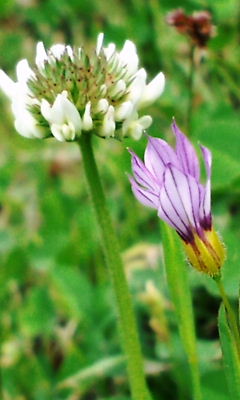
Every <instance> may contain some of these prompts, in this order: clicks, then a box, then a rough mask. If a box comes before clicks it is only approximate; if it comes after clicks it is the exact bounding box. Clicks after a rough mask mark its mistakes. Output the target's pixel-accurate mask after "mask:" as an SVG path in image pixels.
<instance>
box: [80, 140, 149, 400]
mask: <svg viewBox="0 0 240 400" xmlns="http://www.w3.org/2000/svg"><path fill="white" fill-rule="evenodd" d="M79 144H80V148H81V151H82V158H83V165H84V169H85V174H86V178H87V181H88V186H89V190H90V194H91V197H92V201H93V205H94V208H95V212H96V217H97V221H98V224H99V228H100V232H101V237H102V244H103V248H104V252H105V257H106V261H107V265H108V270H109V274H110V278H111V282H112V286H113V290H114V293H115V297H116V305H117V311H118V317H119V329H120V333H121V339H122V344H123V349H124V351H125V354H126V357H127V370H128V376H129V384H130V389H131V394H132V398H133V399H134V400H151V397H150V394H149V392H148V389H147V386H146V382H145V377H144V371H143V361H142V355H141V349H140V343H139V337H138V333H137V328H136V321H135V317H134V312H133V306H132V301H131V296H130V293H129V289H128V284H127V281H126V277H125V273H124V268H123V263H122V260H121V255H120V249H119V245H118V240H117V237H116V234H115V231H114V229H113V225H112V221H111V218H110V214H109V212H108V209H107V205H106V199H105V195H104V192H103V188H102V183H101V180H100V176H99V173H98V169H97V165H96V162H95V158H94V154H93V149H92V143H91V135H84V134H83V135H82V136H81V138H80V140H79Z"/></svg>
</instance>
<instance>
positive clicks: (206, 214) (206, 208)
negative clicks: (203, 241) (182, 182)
mask: <svg viewBox="0 0 240 400" xmlns="http://www.w3.org/2000/svg"><path fill="white" fill-rule="evenodd" d="M200 147H201V151H202V155H203V159H204V162H205V167H206V172H207V182H206V186H205V191H204V195H203V199H202V204H201V207H200V218H201V223H202V225H203V228H204V229H211V226H212V216H211V169H212V153H211V151H210V150H209V149H208V148H207V147H204V146H200Z"/></svg>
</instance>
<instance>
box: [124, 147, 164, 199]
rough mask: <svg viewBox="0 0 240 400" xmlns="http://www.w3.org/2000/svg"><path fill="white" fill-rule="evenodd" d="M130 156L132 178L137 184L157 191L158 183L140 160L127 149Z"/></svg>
mask: <svg viewBox="0 0 240 400" xmlns="http://www.w3.org/2000/svg"><path fill="white" fill-rule="evenodd" d="M129 152H130V154H131V156H132V159H131V160H132V171H133V175H134V178H135V180H136V182H137V183H138V184H140V185H141V186H143V187H144V188H146V189H148V190H149V191H150V192H157V193H158V192H159V185H158V182H157V181H156V179H155V177H154V176H153V175H152V174H151V172H150V171H149V170H148V169H147V168H146V167H145V165H144V163H143V162H142V160H141V159H140V158H139V157H138V156H137V155H136V154H135V153H134V152H133V151H132V150H129Z"/></svg>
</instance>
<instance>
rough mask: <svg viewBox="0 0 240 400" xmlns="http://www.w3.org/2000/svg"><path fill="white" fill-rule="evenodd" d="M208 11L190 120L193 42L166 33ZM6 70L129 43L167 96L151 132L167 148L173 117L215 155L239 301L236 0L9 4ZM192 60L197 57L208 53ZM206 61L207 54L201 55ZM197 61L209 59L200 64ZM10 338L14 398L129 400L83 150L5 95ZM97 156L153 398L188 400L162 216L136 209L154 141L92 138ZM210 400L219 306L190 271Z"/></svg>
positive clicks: (219, 214) (214, 391) (217, 364)
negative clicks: (171, 19) (180, 19)
mask: <svg viewBox="0 0 240 400" xmlns="http://www.w3.org/2000/svg"><path fill="white" fill-rule="evenodd" d="M183 4H184V8H185V10H186V11H187V12H188V13H192V12H193V11H198V10H202V9H205V10H208V11H210V12H211V13H212V16H213V22H214V25H216V27H217V35H216V36H215V37H214V38H213V39H211V41H210V42H209V45H208V49H207V50H206V51H205V54H204V56H202V58H201V60H200V61H199V62H197V63H196V65H195V72H194V90H193V92H194V93H193V101H192V105H191V110H190V112H191V124H190V125H189V124H188V123H187V114H188V108H189V97H190V93H189V71H190V56H189V54H190V47H191V45H190V42H189V40H188V39H187V38H186V37H185V36H183V35H180V34H179V33H178V32H177V31H176V30H175V29H174V28H173V27H170V26H168V25H167V23H166V16H167V14H168V13H169V11H171V10H173V9H176V8H178V7H180V6H183ZM0 26H1V28H0V67H1V68H2V69H4V70H5V71H6V72H7V73H9V74H10V76H11V77H12V78H15V65H16V62H17V61H18V60H19V59H21V58H28V59H29V60H30V61H33V60H34V56H35V45H36V42H37V41H39V40H42V41H44V43H45V45H46V47H47V46H50V45H51V44H53V43H57V42H65V43H70V44H72V45H76V46H81V45H82V44H83V43H84V44H86V46H92V47H94V45H95V42H96V37H97V35H98V33H99V32H101V31H103V32H104V33H105V44H107V43H109V42H111V41H113V42H115V43H116V44H117V46H118V48H119V49H120V48H121V46H122V45H123V43H124V40H126V39H131V40H133V41H134V42H135V43H136V45H137V48H138V52H139V57H140V60H141V65H142V66H144V67H145V68H146V70H147V72H148V76H149V79H151V78H152V77H154V76H155V75H156V73H158V72H159V71H160V70H162V71H163V72H164V73H165V74H166V79H167V81H166V89H165V91H164V94H163V95H162V97H161V98H160V99H159V100H158V102H157V103H155V104H154V105H153V106H152V107H151V108H150V109H149V110H148V113H149V114H151V115H152V116H153V118H154V122H153V125H152V127H151V128H150V129H149V133H150V134H151V135H154V136H160V137H164V138H166V139H167V140H169V141H170V142H172V140H173V138H172V135H171V131H170V124H171V119H172V117H173V116H175V117H176V120H177V122H178V124H179V125H180V127H181V128H182V130H183V131H185V132H186V133H189V134H191V137H192V139H193V141H194V142H195V143H196V144H197V143H198V142H201V143H202V144H204V145H207V146H208V147H209V148H210V149H211V150H212V152H213V156H214V167H213V182H212V186H213V195H212V200H213V212H214V220H215V225H216V227H217V230H218V231H219V232H220V234H221V236H222V237H223V238H224V241H225V243H226V246H227V252H228V259H227V261H226V263H225V266H224V280H225V285H226V288H227V291H228V294H229V295H230V296H231V297H232V300H233V301H236V298H237V292H238V284H239V251H238V247H239V240H240V158H239V156H240V126H239V121H240V117H239V108H240V107H239V106H240V73H239V56H240V6H239V1H238V0H231V1H226V0H216V1H214V2H211V1H200V0H199V1H197V0H196V1H194V0H186V1H184V2H180V1H177V0H171V1H169V0H148V1H146V0H129V1H126V0H115V1H112V2H110V1H107V0H71V1H67V0H42V1H41V0H18V1H17V0H0ZM196 52H197V53H198V55H200V51H199V50H198V49H197V50H196ZM198 58H199V57H198ZM199 59H200V58H199ZM0 131H1V142H0V149H1V157H0V207H1V208H0V259H1V265H0V303H1V307H0V321H1V327H0V341H1V390H2V394H1V398H2V399H4V400H25V399H26V400H50V399H54V400H55V399H56V400H65V399H68V400H77V399H83V400H95V399H99V400H100V399H101V400H106V399H109V400H110V399H111V400H113V399H115V400H127V399H129V393H128V384H127V378H126V371H125V365H124V360H123V357H122V353H121V348H120V344H119V337H118V333H117V328H116V313H115V308H114V305H113V303H114V301H113V296H112V292H111V289H110V287H109V280H108V274H107V271H106V268H105V264H104V259H103V254H102V250H101V246H100V240H99V235H98V229H97V226H96V221H95V218H94V214H93V210H92V206H91V203H90V201H89V197H88V193H87V188H86V182H85V178H84V175H83V168H82V162H81V155H80V153H79V149H78V146H77V145H76V144H74V143H72V144H70V143H64V144H62V143H58V142H56V141H55V140H54V139H50V140H49V139H48V140H45V141H43V140H42V141H40V140H39V141H38V140H29V139H24V138H23V137H20V136H19V135H18V134H16V132H15V131H14V128H13V120H12V116H11V113H10V107H9V104H8V101H7V99H6V98H4V96H3V95H2V94H1V97H0ZM94 142H95V148H96V158H97V162H98V165H99V169H100V172H101V175H102V178H103V181H104V186H105V189H106V193H107V199H108V203H109V207H110V210H111V214H112V216H113V218H114V221H115V227H116V230H117V232H118V236H119V240H120V243H121V247H122V250H123V257H124V260H125V265H126V273H127V276H128V280H129V285H130V287H131V291H132V294H133V300H134V305H135V310H136V315H137V321H138V327H139V332H140V337H141V343H142V348H143V353H144V358H145V369H146V374H147V377H148V381H149V385H150V388H151V391H152V393H153V394H154V396H155V398H156V399H160V400H161V399H162V400H164V399H169V400H171V399H179V400H183V399H184V400H188V399H189V400H190V387H189V384H188V382H189V376H188V374H189V372H188V369H187V363H186V359H185V356H184V353H183V350H182V347H181V344H180V340H179V337H178V333H177V327H176V320H175V315H174V310H173V306H172V303H171V299H170V298H169V294H168V289H167V284H166V278H165V274H164V270H163V262H162V250H161V237H160V230H159V221H158V218H157V216H156V212H155V211H152V210H150V209H146V208H144V207H143V206H142V205H140V204H138V203H137V201H136V200H135V199H134V197H133V195H132V193H131V190H130V186H129V182H128V179H127V176H126V172H127V173H129V172H130V160H129V154H128V152H127V151H126V147H127V146H130V147H132V148H133V149H134V150H135V151H136V152H137V153H138V154H139V155H142V154H143V151H144V148H145V145H146V139H145V138H142V139H141V140H140V141H139V142H134V141H131V140H129V139H127V140H126V141H125V142H123V143H121V142H117V141H114V140H108V141H105V140H101V139H99V138H95V140H94ZM188 270H189V275H190V281H191V286H192V293H193V301H194V310H195V316H196V327H197V335H198V339H199V342H198V343H199V351H200V357H201V372H202V381H203V386H204V399H208V400H216V399H218V400H227V399H229V394H228V392H227V387H226V380H225V376H224V372H223V368H222V359H221V351H220V346H219V342H218V334H217V310H218V306H219V303H220V299H219V298H218V296H217V292H216V289H215V287H214V285H213V284H212V282H210V279H208V278H206V277H204V276H203V275H201V274H199V273H197V272H195V271H193V270H192V269H190V268H189V267H188Z"/></svg>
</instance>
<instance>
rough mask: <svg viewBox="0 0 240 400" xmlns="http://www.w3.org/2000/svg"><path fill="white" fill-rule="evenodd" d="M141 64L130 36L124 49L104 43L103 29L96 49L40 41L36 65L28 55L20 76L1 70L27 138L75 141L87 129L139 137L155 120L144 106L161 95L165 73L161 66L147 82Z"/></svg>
mask: <svg viewBox="0 0 240 400" xmlns="http://www.w3.org/2000/svg"><path fill="white" fill-rule="evenodd" d="M138 64H139V60H138V55H137V52H136V47H135V45H134V43H132V42H131V41H130V40H126V42H125V44H124V46H123V48H122V50H121V51H120V52H118V51H116V46H115V44H113V43H110V44H109V45H108V46H107V47H103V34H102V33H100V34H99V36H98V40H97V45H96V50H95V52H93V54H91V55H87V54H86V52H85V50H84V49H83V48H71V47H70V46H65V45H64V44H55V45H53V46H52V47H51V48H50V49H49V50H45V48H44V45H43V43H41V42H40V43H38V44H37V54H36V59H35V65H34V66H33V67H32V68H31V67H30V66H29V64H28V62H27V60H21V61H20V62H19V63H18V64H17V68H16V70H17V71H16V72H17V81H16V82H14V81H13V80H12V79H10V78H9V77H8V75H6V73H5V72H4V71H2V70H0V88H1V89H2V90H3V92H4V93H5V94H6V95H7V96H8V97H9V99H10V100H11V103H12V112H13V115H14V118H15V128H16V130H17V131H18V132H19V133H20V135H22V136H25V137H27V138H45V137H49V136H54V137H55V138H56V139H57V140H60V141H73V140H77V139H78V137H79V136H80V135H81V134H82V133H83V132H86V133H88V134H90V133H94V134H96V135H98V136H101V137H105V138H108V137H114V138H117V139H122V138H123V137H124V136H132V137H133V138H135V139H139V138H140V137H141V135H142V132H143V131H144V129H146V128H147V127H149V126H150V124H151V122H152V119H151V117H150V116H148V115H141V116H140V115H139V110H140V109H142V108H143V107H145V106H148V105H149V104H151V103H153V102H154V101H155V100H156V99H157V98H158V97H159V96H160V95H161V93H162V92H163V89H164V83H165V78H164V75H163V73H162V72H160V73H159V74H158V75H157V76H156V77H155V78H154V79H153V80H152V81H151V82H150V83H148V84H147V83H146V80H147V74H146V71H145V70H144V69H143V68H141V69H138Z"/></svg>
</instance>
